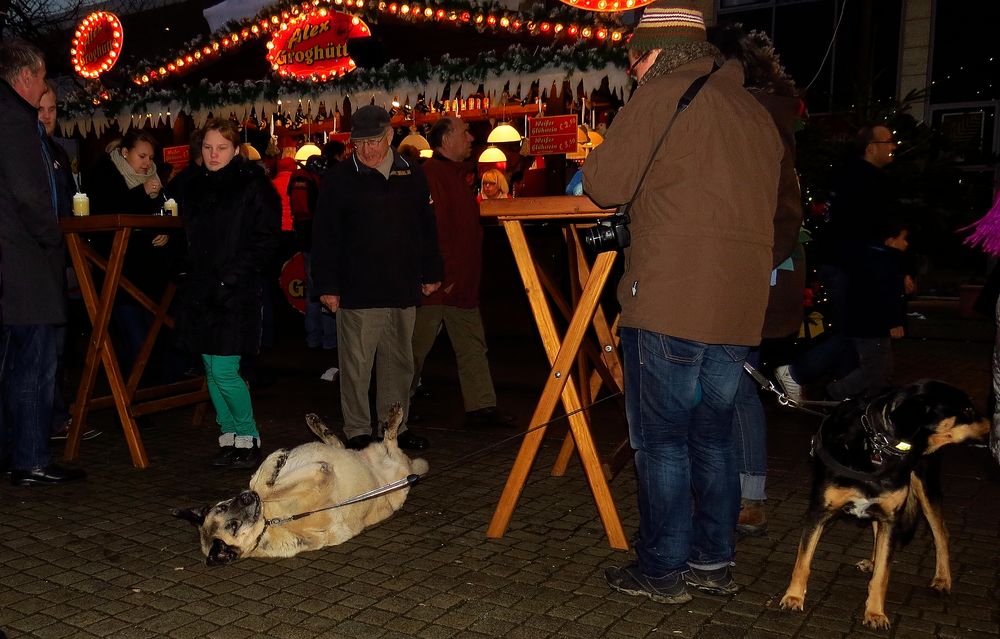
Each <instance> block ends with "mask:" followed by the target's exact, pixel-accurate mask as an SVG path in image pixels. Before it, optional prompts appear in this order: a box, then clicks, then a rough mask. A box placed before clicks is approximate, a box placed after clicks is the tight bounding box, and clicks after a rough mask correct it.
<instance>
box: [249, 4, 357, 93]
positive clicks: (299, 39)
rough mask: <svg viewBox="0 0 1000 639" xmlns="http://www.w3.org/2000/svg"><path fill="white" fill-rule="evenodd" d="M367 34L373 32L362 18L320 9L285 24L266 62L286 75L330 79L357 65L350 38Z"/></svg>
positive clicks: (270, 47) (268, 51)
mask: <svg viewBox="0 0 1000 639" xmlns="http://www.w3.org/2000/svg"><path fill="white" fill-rule="evenodd" d="M368 37H371V31H370V30H369V29H368V25H366V24H365V23H364V22H362V21H361V19H360V18H358V17H356V16H352V15H349V14H346V13H340V12H336V11H327V10H326V9H319V10H317V11H314V12H312V13H307V14H302V15H300V16H298V17H296V18H293V19H292V20H289V21H288V22H287V23H282V25H281V28H280V29H277V30H275V34H274V37H273V38H272V39H271V41H270V42H268V43H267V61H268V62H270V63H271V68H272V69H274V71H275V72H276V73H278V74H279V75H281V76H283V77H295V78H301V79H312V80H329V79H331V78H335V77H337V76H341V75H344V74H346V73H348V72H350V71H352V70H354V68H355V67H356V66H357V65H356V64H355V63H354V60H352V59H351V57H350V56H349V55H348V54H347V41H348V40H350V39H351V38H368Z"/></svg>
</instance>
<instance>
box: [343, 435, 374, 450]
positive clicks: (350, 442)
mask: <svg viewBox="0 0 1000 639" xmlns="http://www.w3.org/2000/svg"><path fill="white" fill-rule="evenodd" d="M373 441H375V440H374V439H372V436H371V435H355V436H354V437H348V438H347V447H348V448H350V449H352V450H362V449H364V448H368V444H370V443H372V442H373Z"/></svg>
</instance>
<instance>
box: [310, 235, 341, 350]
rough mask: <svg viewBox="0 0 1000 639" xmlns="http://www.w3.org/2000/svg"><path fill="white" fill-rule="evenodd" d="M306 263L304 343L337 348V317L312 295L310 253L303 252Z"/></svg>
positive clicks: (311, 346)
mask: <svg viewBox="0 0 1000 639" xmlns="http://www.w3.org/2000/svg"><path fill="white" fill-rule="evenodd" d="M302 257H303V258H304V260H303V261H304V262H305V264H306V312H305V316H306V345H307V346H308V347H309V348H320V347H323V349H324V350H331V349H334V348H337V318H336V317H335V316H334V315H333V313H330V312H329V311H327V310H326V309H325V308H324V307H323V305H322V304H321V303H320V302H319V298H315V297H314V295H313V290H314V289H313V280H312V255H311V254H310V253H303V254H302Z"/></svg>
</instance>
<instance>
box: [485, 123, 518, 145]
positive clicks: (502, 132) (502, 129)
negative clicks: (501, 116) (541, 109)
mask: <svg viewBox="0 0 1000 639" xmlns="http://www.w3.org/2000/svg"><path fill="white" fill-rule="evenodd" d="M486 141H487V142H489V143H490V144H497V143H499V142H520V141H521V134H520V133H518V132H517V129H515V128H514V127H512V126H511V125H509V124H501V125H500V126H498V127H496V128H495V129H493V130H492V131H490V135H489V137H487V138H486Z"/></svg>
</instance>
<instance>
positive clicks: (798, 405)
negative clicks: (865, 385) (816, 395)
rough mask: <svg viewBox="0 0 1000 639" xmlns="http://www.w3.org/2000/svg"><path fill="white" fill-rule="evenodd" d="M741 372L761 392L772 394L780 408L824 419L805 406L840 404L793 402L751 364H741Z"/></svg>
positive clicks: (822, 414)
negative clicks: (746, 375)
mask: <svg viewBox="0 0 1000 639" xmlns="http://www.w3.org/2000/svg"><path fill="white" fill-rule="evenodd" d="M743 370H745V371H746V372H747V373H748V374H749V375H750V377H752V378H753V379H754V381H755V382H757V385H758V386H760V388H761V390H764V391H768V392H771V393H774V394H775V395H776V396H777V398H778V403H779V404H781V405H782V406H788V407H789V408H794V409H796V410H800V411H802V412H803V413H808V414H810V415H815V416H817V417H826V413H823V412H821V411H818V410H813V409H811V408H808V407H807V406H806V405H807V404H808V405H810V406H826V407H831V406H836V405H837V404H839V403H840V402H821V401H807V400H802V401H797V400H794V399H792V398H791V397H789V396H788V395H787V394H786V393H785V390H784V389H783V388H779V387H778V386H777V385H775V383H774V382H773V381H771V379H770V378H768V377H767V376H765V375H764V374H763V373H761V372H760V371H759V370H757V369H756V368H754V366H753V364H751V363H750V362H743Z"/></svg>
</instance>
